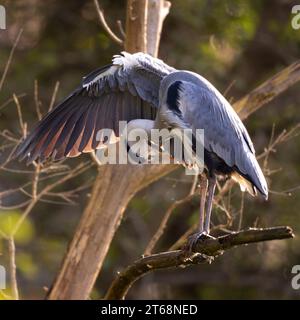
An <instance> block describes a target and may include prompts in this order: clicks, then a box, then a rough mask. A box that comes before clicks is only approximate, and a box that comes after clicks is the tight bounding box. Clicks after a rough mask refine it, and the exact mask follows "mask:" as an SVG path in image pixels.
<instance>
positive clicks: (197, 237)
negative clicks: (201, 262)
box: [183, 231, 215, 253]
mask: <svg viewBox="0 0 300 320" xmlns="http://www.w3.org/2000/svg"><path fill="white" fill-rule="evenodd" d="M207 239H215V238H214V237H213V236H211V235H210V234H209V233H208V232H206V231H203V232H197V233H194V234H192V235H190V236H189V237H188V240H187V243H186V245H185V247H184V248H183V250H185V251H187V252H188V253H191V252H193V251H194V249H195V246H196V244H197V242H199V241H203V242H204V241H205V240H207Z"/></svg>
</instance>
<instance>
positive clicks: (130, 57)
mask: <svg viewBox="0 0 300 320" xmlns="http://www.w3.org/2000/svg"><path fill="white" fill-rule="evenodd" d="M173 71H175V69H173V68H171V67H169V66H168V65H166V64H165V63H163V62H162V61H161V60H159V59H155V58H153V57H151V56H150V55H147V54H144V53H136V54H129V53H127V52H122V53H121V54H120V55H117V56H114V57H113V60H112V64H111V65H108V66H105V67H103V68H100V69H97V70H95V71H93V72H92V73H90V74H89V75H88V76H86V77H84V78H83V81H82V84H81V85H80V86H79V87H78V88H77V89H76V90H75V91H74V92H72V93H71V94H70V95H69V96H68V97H67V98H66V99H65V100H64V101H62V102H61V103H60V104H59V105H58V106H57V107H56V108H55V109H54V110H53V111H52V112H50V113H48V114H47V115H46V116H45V117H44V118H43V119H42V120H41V121H40V122H39V123H38V124H37V126H36V127H35V128H34V130H33V131H32V132H31V134H30V135H29V136H28V137H27V138H26V139H25V140H24V141H23V142H22V143H21V144H20V146H19V147H18V149H17V151H16V157H19V158H20V159H24V158H28V162H32V161H34V160H40V161H43V160H44V159H46V158H49V157H51V158H52V159H54V160H58V159H61V158H64V157H72V156H77V155H78V154H80V153H82V152H90V151H92V150H94V149H96V148H98V147H99V146H100V145H101V141H97V140H96V137H97V132H98V131H99V130H100V129H103V128H108V129H113V130H114V132H115V134H116V135H117V136H118V134H119V132H118V123H119V121H121V120H123V121H130V120H132V119H154V118H155V114H156V108H157V107H158V99H159V86H160V82H161V80H162V79H163V78H164V77H165V76H166V75H168V74H169V73H171V72H173Z"/></svg>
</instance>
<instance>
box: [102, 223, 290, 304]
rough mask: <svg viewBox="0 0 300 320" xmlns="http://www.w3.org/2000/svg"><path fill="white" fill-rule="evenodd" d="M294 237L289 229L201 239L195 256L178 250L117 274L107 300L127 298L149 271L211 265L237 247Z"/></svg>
mask: <svg viewBox="0 0 300 320" xmlns="http://www.w3.org/2000/svg"><path fill="white" fill-rule="evenodd" d="M293 236H294V235H293V231H292V229H291V228H290V227H274V228H267V229H248V230H243V231H239V232H236V233H232V234H229V235H225V236H222V237H219V238H215V239H213V238H210V239H206V240H199V241H198V242H197V244H196V246H195V252H193V253H187V252H186V251H184V250H177V251H169V252H162V253H158V254H153V255H150V256H146V257H142V258H140V259H139V260H137V261H135V262H134V263H133V264H132V265H130V266H128V267H127V268H126V269H125V270H124V271H123V272H121V273H119V274H118V276H117V277H116V279H115V280H114V281H113V283H112V285H111V287H110V288H109V290H108V292H107V294H106V296H105V299H124V298H125V296H126V294H127V292H128V290H129V289H130V288H131V286H132V285H133V283H134V282H135V281H137V280H138V279H140V278H141V277H143V276H144V275H146V274H147V273H149V272H153V271H155V270H159V269H166V268H178V267H181V268H182V267H187V266H190V265H193V264H200V263H211V262H212V260H213V258H214V257H216V256H219V255H220V254H222V253H223V252H224V251H226V250H228V249H231V248H233V247H236V246H240V245H244V244H250V243H257V242H262V241H269V240H280V239H288V238H293Z"/></svg>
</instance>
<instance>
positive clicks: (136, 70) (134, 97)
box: [16, 52, 268, 241]
mask: <svg viewBox="0 0 300 320" xmlns="http://www.w3.org/2000/svg"><path fill="white" fill-rule="evenodd" d="M120 120H125V121H128V122H129V124H130V125H131V126H132V127H142V128H143V127H145V128H146V129H147V130H149V129H151V128H168V129H172V128H174V127H176V128H191V129H193V130H194V129H197V128H199V129H204V163H205V176H202V178H201V179H200V195H201V196H200V219H199V230H198V231H199V232H198V233H197V234H196V236H195V237H194V238H193V241H194V240H195V239H198V238H199V236H200V235H204V234H207V235H209V232H210V217H211V210H212V201H213V196H214V191H215V187H216V181H217V180H216V179H217V176H218V175H225V176H229V177H232V178H233V179H234V180H236V181H237V182H238V183H239V184H240V186H241V189H242V190H247V191H248V192H249V193H250V194H251V195H256V193H257V191H258V192H259V193H260V194H261V195H262V196H263V197H265V198H266V199H267V197H268V187H267V182H266V179H265V177H264V175H263V173H262V170H261V168H260V166H259V164H258V162H257V160H256V157H255V150H254V147H253V143H252V141H251V139H250V137H249V134H248V132H247V130H246V128H245V126H244V125H243V123H242V121H241V120H240V118H239V117H238V115H237V114H236V112H235V111H234V109H233V108H232V107H231V105H230V104H229V102H228V101H227V100H226V99H225V98H224V96H223V95H222V94H221V93H220V92H219V91H218V90H217V89H216V88H215V87H214V86H213V85H212V84H211V83H210V82H209V81H208V80H206V79H205V78H204V77H202V76H200V75H199V74H196V73H194V72H191V71H181V70H177V69H175V68H173V67H170V66H168V65H167V64H165V63H164V62H163V61H162V60H159V59H157V58H153V57H151V56H150V55H148V54H145V53H135V54H129V53H127V52H122V53H121V54H120V55H116V56H114V57H113V59H112V63H111V64H110V65H107V66H105V67H102V68H100V69H97V70H95V71H93V72H92V73H90V74H89V75H87V76H86V77H84V78H83V80H82V83H81V85H80V86H79V87H78V88H77V89H75V90H74V91H73V92H72V93H71V94H70V95H69V96H68V97H67V98H66V99H65V100H63V101H62V102H61V103H60V104H58V106H57V107H56V108H55V109H53V111H51V112H50V113H48V114H47V115H46V116H45V117H44V118H43V119H42V120H41V121H40V122H39V123H38V124H37V126H36V127H35V128H34V130H33V131H32V132H31V133H30V134H29V135H28V137H27V138H26V139H25V140H24V141H23V142H22V143H21V144H20V146H19V147H18V149H17V151H16V156H17V157H19V158H20V159H24V158H27V159H28V162H32V161H35V160H39V161H44V160H45V159H47V158H52V159H54V160H58V159H62V158H64V157H74V156H77V155H79V154H81V153H83V152H91V151H93V150H95V149H97V148H99V146H100V145H101V141H100V142H99V141H97V139H96V137H97V132H98V130H100V129H101V128H111V129H113V130H114V131H115V134H116V135H117V136H118V135H119V132H118V122H119V121H120ZM206 197H207V199H206Z"/></svg>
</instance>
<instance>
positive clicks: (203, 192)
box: [199, 174, 207, 233]
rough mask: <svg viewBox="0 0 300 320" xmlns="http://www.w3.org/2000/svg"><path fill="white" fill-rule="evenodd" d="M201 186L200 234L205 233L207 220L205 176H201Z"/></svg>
mask: <svg viewBox="0 0 300 320" xmlns="http://www.w3.org/2000/svg"><path fill="white" fill-rule="evenodd" d="M199 185H200V215H199V233H203V231H204V218H205V199H206V192H207V179H206V177H205V176H204V175H201V174H200V175H199Z"/></svg>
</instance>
